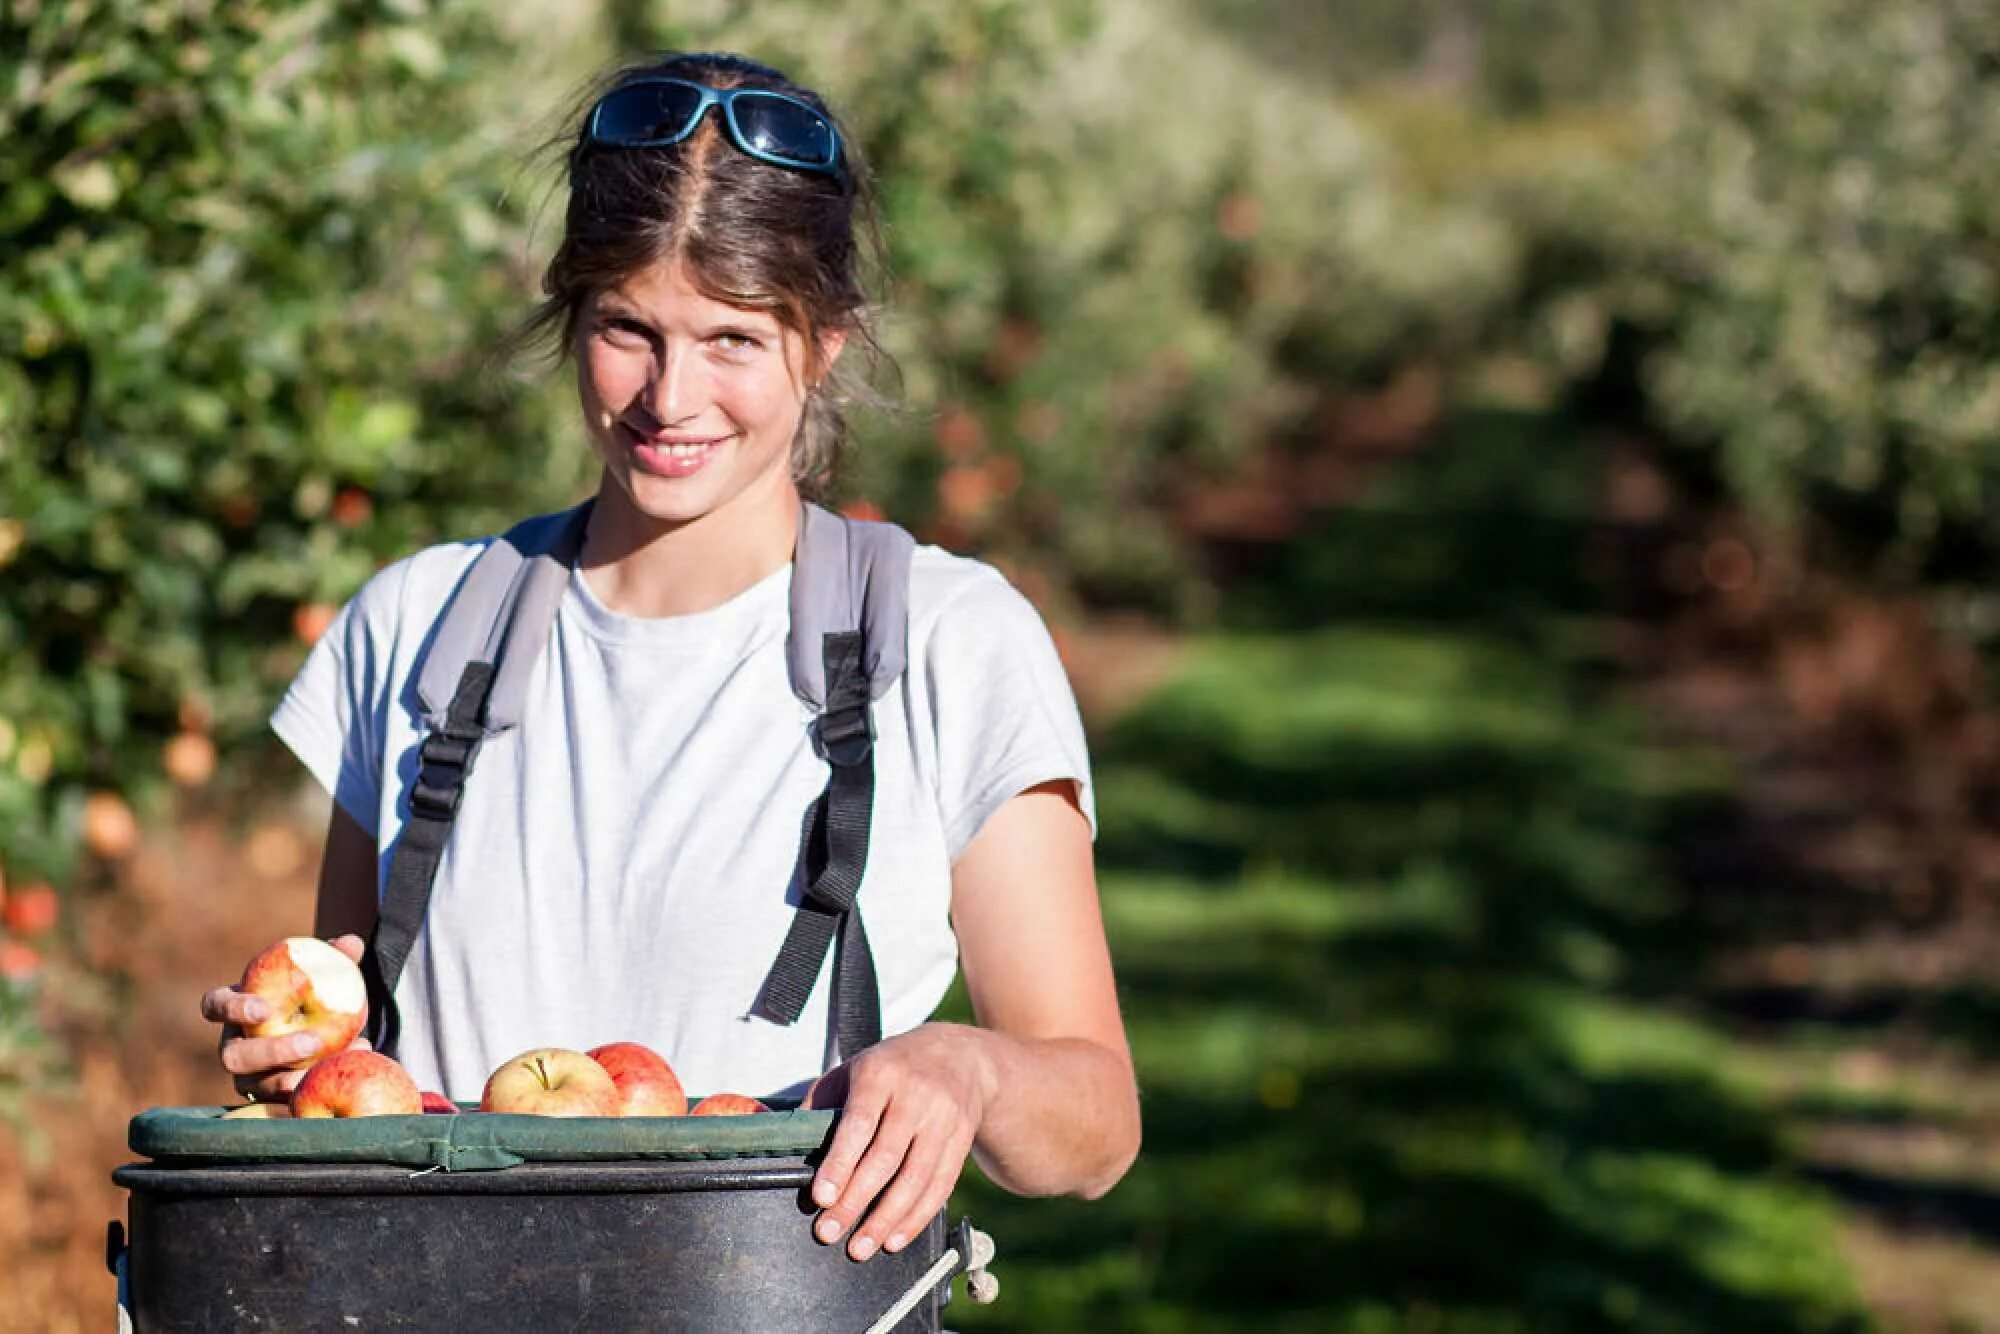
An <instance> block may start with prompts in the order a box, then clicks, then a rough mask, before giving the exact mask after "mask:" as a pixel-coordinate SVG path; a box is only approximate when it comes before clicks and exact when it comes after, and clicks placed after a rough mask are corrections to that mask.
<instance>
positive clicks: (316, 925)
mask: <svg viewBox="0 0 2000 1334" xmlns="http://www.w3.org/2000/svg"><path fill="white" fill-rule="evenodd" d="M375 865H376V860H375V836H374V835H373V834H371V833H369V832H368V831H367V830H366V829H363V828H362V827H361V825H360V822H359V821H357V820H356V819H355V818H354V817H353V816H351V815H349V814H348V813H347V812H346V810H344V809H343V808H342V807H341V804H340V803H339V802H337V801H336V802H334V803H333V818H332V819H331V820H330V821H328V823H327V827H326V856H325V857H324V859H322V860H321V862H320V864H319V901H318V906H317V907H315V908H314V910H313V934H314V935H316V936H320V937H322V938H324V939H329V940H330V939H332V938H333V937H335V936H344V935H348V934H349V933H352V934H354V935H357V936H360V937H361V938H362V939H363V940H366V939H367V938H368V933H369V932H371V931H373V930H374V929H375V913H376V891H375Z"/></svg>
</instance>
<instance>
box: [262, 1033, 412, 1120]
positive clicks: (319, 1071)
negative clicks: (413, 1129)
mask: <svg viewBox="0 0 2000 1334" xmlns="http://www.w3.org/2000/svg"><path fill="white" fill-rule="evenodd" d="M423 1110H424V1099H423V1095H422V1094H420V1093H418V1092H417V1081H416V1080H414V1079H411V1078H410V1075H409V1072H408V1071H407V1070H405V1069H403V1067H402V1066H400V1065H398V1064H396V1063H395V1062H394V1061H392V1060H390V1059H389V1058H388V1057H387V1056H384V1055H383V1054H382V1053H381V1052H379V1051H367V1050H364V1049H360V1048H357V1049H356V1050H354V1051H342V1052H335V1053H334V1054H333V1055H331V1056H329V1057H327V1058H326V1059H325V1060H323V1061H321V1062H319V1063H318V1064H316V1065H314V1066H313V1067H312V1069H310V1070H308V1071H306V1075H305V1078H304V1079H301V1080H300V1081H299V1086H298V1087H297V1088H295V1089H293V1090H292V1115H293V1116H295V1117H298V1118H300V1119H301V1120H305V1119H309V1118H312V1117H327V1116H338V1117H348V1116H415V1115H417V1114H418V1113H420V1112H422V1111H423Z"/></svg>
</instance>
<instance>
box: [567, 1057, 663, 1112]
mask: <svg viewBox="0 0 2000 1334" xmlns="http://www.w3.org/2000/svg"><path fill="white" fill-rule="evenodd" d="M584 1054H585V1055H587V1056H589V1057H590V1059H591V1060H593V1061H596V1062H597V1063H598V1064H599V1065H601V1066H603V1067H604V1073H605V1074H607V1075H610V1076H611V1082H612V1083H613V1084H616V1085H617V1086H618V1114H619V1115H620V1116H685V1115H687V1109H688V1100H687V1093H686V1092H685V1091H684V1090H683V1089H682V1088H681V1081H680V1079H679V1077H677V1076H676V1075H675V1074H674V1068H673V1067H672V1066H670V1065H668V1064H667V1062H666V1058H665V1057H663V1056H661V1055H660V1054H659V1053H658V1052H656V1051H654V1050H653V1049H652V1048H651V1047H647V1046H643V1045H641V1044H640V1043H637V1042H607V1043H606V1044H605V1045H603V1046H602V1047H592V1048H591V1049H590V1050H589V1051H588V1052H586V1053H584Z"/></svg>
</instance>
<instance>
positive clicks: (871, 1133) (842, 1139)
mask: <svg viewBox="0 0 2000 1334" xmlns="http://www.w3.org/2000/svg"><path fill="white" fill-rule="evenodd" d="M882 1107H883V1099H882V1098H881V1096H880V1095H878V1094H870V1093H867V1092H862V1093H859V1094H856V1095H855V1096H854V1097H852V1098H851V1099H850V1100H849V1101H848V1103H847V1105H846V1106H845V1107H844V1108H842V1109H841V1113H840V1121H839V1123H838V1124H837V1125H835V1126H834V1130H833V1140H832V1142H831V1143H829V1144H828V1145H827V1146H826V1157H825V1158H824V1159H822V1160H821V1162H820V1165H819V1171H817V1172H815V1173H814V1174H813V1191H812V1195H813V1203H814V1204H817V1205H818V1206H819V1207H820V1208H822V1209H824V1208H826V1207H828V1206H829V1205H831V1204H833V1203H834V1201H836V1200H838V1199H839V1198H840V1192H841V1191H842V1190H844V1189H845V1188H846V1186H847V1179H848V1177H849V1176H851V1175H852V1174H853V1172H854V1165H855V1164H856V1163H858V1162H860V1161H861V1155H862V1154H864V1153H866V1152H867V1151H868V1145H869V1144H870V1143H871V1142H872V1141H873V1140H874V1138H875V1127H876V1124H877V1122H878V1120H879V1119H880V1117H881V1114H882Z"/></svg>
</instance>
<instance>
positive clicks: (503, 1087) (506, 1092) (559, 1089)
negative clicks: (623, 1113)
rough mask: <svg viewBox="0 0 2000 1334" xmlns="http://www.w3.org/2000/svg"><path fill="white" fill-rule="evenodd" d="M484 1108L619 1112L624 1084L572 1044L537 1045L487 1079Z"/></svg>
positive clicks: (570, 1113) (537, 1113)
mask: <svg viewBox="0 0 2000 1334" xmlns="http://www.w3.org/2000/svg"><path fill="white" fill-rule="evenodd" d="M479 1110H480V1111H482V1112H518V1113H521V1114H523V1115H526V1116H616V1115H618V1086H617V1085H616V1084H614V1083H612V1082H611V1076H610V1075H608V1074H606V1073H605V1070H604V1067H603V1066H601V1065H599V1064H598V1063H597V1062H596V1061H593V1060H591V1059H590V1058H589V1057H588V1056H585V1055H584V1054H583V1053H582V1052H580V1051H571V1050H569V1049H568V1048H567V1047H537V1048H535V1049H534V1050H533V1051H524V1052H522V1053H521V1054H520V1055H519V1056H516V1057H515V1058H514V1059H513V1060H511V1061H508V1062H506V1063H505V1064H503V1065H502V1066H501V1067H500V1068H499V1069H498V1070H495V1071H494V1072H493V1073H492V1074H491V1075H489V1076H488V1077H487V1079H486V1091H485V1092H484V1093H482V1094H481V1095H480V1098H479Z"/></svg>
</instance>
